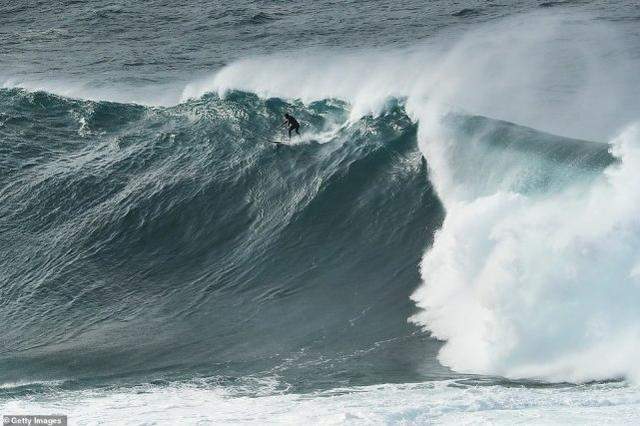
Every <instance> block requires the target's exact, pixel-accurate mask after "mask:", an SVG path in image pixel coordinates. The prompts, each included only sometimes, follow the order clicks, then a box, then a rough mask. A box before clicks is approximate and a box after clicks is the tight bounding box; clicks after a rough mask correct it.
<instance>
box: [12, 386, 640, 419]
mask: <svg viewBox="0 0 640 426" xmlns="http://www.w3.org/2000/svg"><path fill="white" fill-rule="evenodd" d="M0 411H1V412H2V413H4V414H25V413H38V414H66V415H67V416H68V418H69V422H70V424H77V425H88V424H91V425H93V424H109V425H120V424H122V425H124V424H131V422H132V421H133V422H134V423H136V424H163V423H175V422H177V421H180V422H183V423H184V424H238V423H243V424H256V425H258V424H260V425H263V424H431V423H439V424H514V423H516V422H517V423H534V424H541V423H545V424H603V423H607V422H610V423H615V424H623V423H628V424H633V423H637V421H638V420H639V419H640V392H638V389H637V388H633V387H629V386H627V385H624V384H620V383H618V384H602V385H590V386H578V387H566V388H546V389H545V388H519V387H511V388H509V387H501V386H467V385H464V384H460V383H455V382H453V381H442V382H427V383H416V384H386V385H378V386H367V387H355V388H345V389H335V390H332V391H326V392H314V393H310V394H289V393H263V394H259V395H258V396H249V395H247V394H244V393H238V391H237V390H235V389H233V388H229V387H202V386H197V385H192V384H185V385H181V386H178V385H174V386H168V387H156V386H147V387H137V388H134V389H116V390H112V391H107V392H97V391H85V392H64V393H57V394H55V395H51V396H48V397H28V398H22V399H21V400H14V401H9V402H5V403H3V404H2V405H1V406H0Z"/></svg>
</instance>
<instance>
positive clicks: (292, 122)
mask: <svg viewBox="0 0 640 426" xmlns="http://www.w3.org/2000/svg"><path fill="white" fill-rule="evenodd" d="M284 119H285V120H284V123H282V125H283V126H289V139H291V132H292V131H294V130H295V131H296V134H298V136H299V135H300V132H299V131H298V129H300V123H298V120H296V119H295V118H293V117H292V116H291V115H289V114H286V113H285V115H284Z"/></svg>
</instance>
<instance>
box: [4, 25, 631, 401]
mask: <svg viewBox="0 0 640 426" xmlns="http://www.w3.org/2000/svg"><path fill="white" fill-rule="evenodd" d="M585 22H586V21H581V20H580V19H577V18H573V17H572V18H571V19H567V18H565V17H562V16H559V17H558V16H553V17H550V16H548V15H535V16H533V17H531V16H527V17H517V18H514V19H512V20H507V21H504V22H500V23H494V24H491V25H490V26H488V27H486V28H483V29H482V30H478V31H476V32H474V33H472V34H470V35H468V36H466V37H464V38H463V39H462V40H454V41H452V40H448V38H447V36H446V35H445V36H443V37H444V40H445V41H443V42H442V43H439V42H438V41H437V40H436V41H434V42H433V44H426V45H423V46H419V47H416V48H414V49H411V50H410V51H403V52H374V53H371V52H368V53H366V54H354V53H353V52H341V53H339V54H336V53H335V52H316V55H315V57H314V58H311V57H309V58H301V57H299V56H297V57H291V56H288V55H280V56H277V57H265V58H257V59H253V60H245V61H240V62H237V63H234V64H231V65H229V66H228V67H225V68H224V69H222V70H221V71H220V72H218V73H216V74H215V76H213V77H212V78H211V79H210V80H203V81H199V82H194V83H193V84H191V85H189V86H188V87H186V88H185V89H184V91H183V92H182V96H181V102H180V103H176V105H174V106H169V107H165V106H162V107H161V106H140V105H134V104H126V103H112V102H106V101H87V100H73V99H67V98H62V97H59V96H56V95H53V94H51V93H47V92H27V91H24V90H21V89H3V90H2V91H0V98H1V104H0V107H1V108H2V109H1V110H0V113H1V115H0V132H1V135H2V137H3V140H4V141H5V143H4V144H3V145H2V148H1V150H2V151H0V153H1V155H2V157H1V158H2V160H1V161H2V163H1V164H0V176H2V178H3V184H2V187H1V188H0V212H1V215H0V229H1V230H2V233H1V237H0V238H2V247H3V248H2V252H1V253H0V272H1V274H2V277H3V285H2V287H1V288H0V292H1V295H2V300H3V305H2V309H1V310H0V318H1V321H2V323H3V324H8V326H7V327H6V328H5V330H3V336H2V338H3V342H4V344H3V348H2V352H1V354H0V355H1V356H2V360H3V364H2V370H1V372H2V375H3V378H4V381H5V382H17V383H20V382H22V381H29V380H39V381H42V380H60V379H62V380H71V382H72V383H74V384H71V385H68V386H71V387H73V386H75V385H76V384H77V382H82V381H92V380H101V381H102V380H125V381H126V380H128V378H131V377H136V376H145V377H147V376H150V377H154V378H162V379H166V378H168V379H176V378H184V377H193V376H194V375H200V376H212V375H213V376H216V377H223V379H220V380H222V381H223V384H224V383H227V382H226V381H229V383H233V381H234V380H236V378H238V377H244V376H247V375H253V374H258V375H264V376H273V375H275V376H278V377H279V378H282V379H283V382H284V383H286V386H290V387H292V388H293V389H308V388H318V387H320V388H322V387H323V386H326V385H327V383H330V384H331V386H335V385H336V384H345V385H360V384H369V383H378V382H381V381H384V382H390V381H411V380H420V379H425V378H433V377H441V376H442V375H446V376H447V377H451V376H452V375H453V376H455V374H456V373H452V372H450V371H447V370H446V369H444V368H442V367H441V366H438V365H437V364H436V363H435V362H434V359H435V353H437V352H438V351H439V355H438V359H439V360H440V362H441V363H442V364H444V365H445V366H448V367H451V368H453V369H454V370H455V371H458V372H467V373H480V374H490V375H500V376H506V377H509V378H536V379H538V378H540V379H544V380H549V381H574V382H576V381H587V380H592V379H607V378H619V377H629V378H632V377H635V376H637V374H638V370H637V366H636V362H635V360H636V359H637V358H638V355H639V354H640V353H639V351H640V347H639V345H638V342H639V341H640V339H639V337H640V336H639V333H640V329H639V326H638V324H640V321H638V320H639V319H640V318H639V314H638V310H637V309H635V307H636V305H637V302H638V301H639V298H640V290H639V288H638V284H639V280H640V278H639V276H640V275H639V272H638V271H639V270H640V265H639V264H638V252H639V248H640V245H639V243H640V241H638V239H639V237H638V235H640V234H639V233H638V231H639V230H638V229H637V228H638V222H637V217H638V213H639V212H638V207H637V206H638V205H640V204H639V203H638V201H640V200H638V194H639V193H638V191H637V188H638V184H639V183H640V181H639V180H640V174H639V173H638V166H640V164H639V163H640V152H639V151H638V149H639V148H638V146H639V145H638V144H640V138H639V136H638V128H637V126H633V125H631V126H626V124H627V123H629V122H630V121H633V119H637V117H638V111H639V110H638V108H637V107H638V105H637V102H636V100H635V98H633V97H632V96H629V93H628V90H627V88H628V87H630V86H631V85H632V83H633V82H634V81H635V80H633V78H634V77H633V76H632V75H630V74H629V73H628V71H629V64H628V63H626V62H625V61H622V60H619V58H618V59H616V58H612V57H610V56H607V55H604V54H603V52H606V51H607V50H606V48H607V47H608V46H609V45H610V44H612V43H615V42H618V39H617V37H616V36H615V34H613V33H610V31H609V29H608V28H606V27H605V26H594V25H592V24H591V23H590V22H589V23H585ZM523 26H530V27H527V28H529V29H530V31H523V30H522V28H523ZM531 27H534V28H535V31H534V30H532V29H531ZM497 34H499V35H500V36H499V37H497V36H496V35H497ZM531 34H535V36H531ZM583 36H584V37H583ZM590 43H591V44H590ZM594 43H595V44H594ZM586 46H588V48H586ZM567 62H569V63H571V64H573V65H574V66H572V67H568V68H567ZM543 65H544V66H543ZM558 69H563V70H564V69H569V70H571V71H568V72H562V73H556V72H554V70H556V71H557V70H558ZM445 77H446V78H445ZM212 92H213V93H212ZM285 111H293V113H294V115H295V116H296V117H299V118H300V120H301V122H302V123H303V127H304V128H305V130H306V132H307V135H306V136H305V138H304V139H303V140H298V141H294V143H293V144H292V145H291V146H282V147H280V148H277V147H276V146H275V145H273V144H272V143H271V142H273V141H286V139H284V138H283V136H282V134H281V133H280V131H279V130H278V129H277V126H278V124H279V121H280V120H281V116H282V114H283V113H284V112H285ZM499 119H500V120H499ZM501 120H508V121H501ZM512 122H516V123H519V124H513V123H512ZM523 125H527V126H529V127H525V126H523ZM623 129H626V130H623ZM614 134H617V136H616V137H613V135H614ZM559 135H562V136H559ZM568 135H570V136H573V137H579V138H582V139H574V138H569V137H567V136H568ZM609 138H610V139H611V144H610V145H609V144H607V143H598V142H588V141H586V140H583V139H590V140H596V141H607V140H608V139H609ZM425 249H426V252H425ZM419 265H421V269H420V272H421V275H419V273H418V268H419ZM411 300H413V302H415V305H417V307H418V308H419V309H416V307H415V306H414V305H413V303H412V301H411ZM409 318H410V321H407V319H409ZM425 331H426V332H429V333H431V334H432V335H433V336H434V337H436V338H437V339H440V340H442V341H444V345H443V346H442V345H441V344H439V343H437V342H435V341H433V340H431V339H430V338H429V336H428V334H427V333H425ZM603 360H606V361H603ZM216 380H218V379H216Z"/></svg>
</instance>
